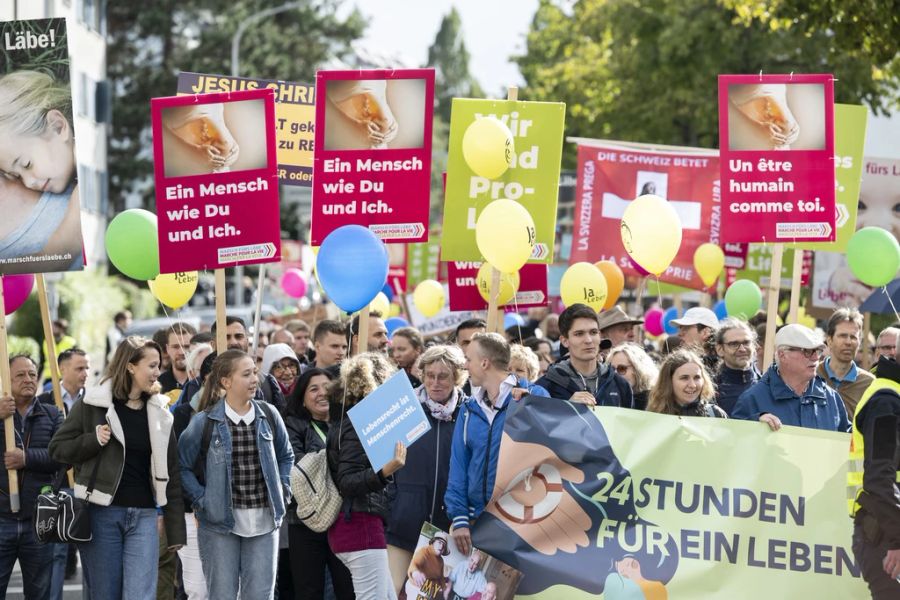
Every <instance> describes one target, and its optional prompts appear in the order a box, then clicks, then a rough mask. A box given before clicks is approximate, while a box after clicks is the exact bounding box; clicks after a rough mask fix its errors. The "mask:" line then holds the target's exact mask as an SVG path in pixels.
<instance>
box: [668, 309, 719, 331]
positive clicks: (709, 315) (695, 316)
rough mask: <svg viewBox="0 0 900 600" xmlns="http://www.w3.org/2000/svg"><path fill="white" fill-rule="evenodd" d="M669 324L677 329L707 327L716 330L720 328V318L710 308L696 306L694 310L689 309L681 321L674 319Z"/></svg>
mask: <svg viewBox="0 0 900 600" xmlns="http://www.w3.org/2000/svg"><path fill="white" fill-rule="evenodd" d="M669 322H670V323H672V325H675V326H677V327H681V326H686V327H690V326H691V325H705V326H706V327H712V328H713V329H715V328H716V327H718V326H719V317H717V316H716V313H714V312H713V311H711V310H709V309H708V308H703V307H702V306H695V307H694V308H689V309H687V310H686V311H685V313H684V316H683V317H681V318H680V319H672V320H671V321H669Z"/></svg>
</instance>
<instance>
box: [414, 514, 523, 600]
mask: <svg viewBox="0 0 900 600" xmlns="http://www.w3.org/2000/svg"><path fill="white" fill-rule="evenodd" d="M406 572H407V575H408V577H407V579H406V580H405V581H404V583H403V587H402V588H401V589H400V594H399V595H398V596H397V598H398V600H446V599H447V598H451V599H454V600H455V599H456V598H465V599H469V598H473V599H475V598H477V599H485V600H487V599H489V598H493V599H494V600H512V599H513V597H514V596H515V594H516V588H518V586H519V581H521V579H522V573H520V572H519V571H517V570H516V569H514V568H512V567H511V566H509V565H507V564H505V563H503V562H501V561H499V560H497V559H496V558H494V557H493V556H490V555H488V554H487V553H485V552H483V551H481V550H479V549H478V548H472V550H471V551H470V552H469V555H468V556H466V555H464V554H463V553H462V552H460V551H459V549H458V548H457V547H456V544H455V543H451V541H450V535H449V534H448V533H447V532H446V531H443V530H442V529H441V528H439V527H435V526H434V525H432V524H431V523H428V522H425V523H423V524H422V529H421V530H420V531H419V540H418V543H416V550H415V552H414V553H413V556H412V560H410V562H409V568H408V569H407V570H406ZM448 592H449V594H448Z"/></svg>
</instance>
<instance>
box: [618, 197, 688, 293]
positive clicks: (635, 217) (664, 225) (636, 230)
mask: <svg viewBox="0 0 900 600" xmlns="http://www.w3.org/2000/svg"><path fill="white" fill-rule="evenodd" d="M621 228H622V229H621V233H622V244H623V245H624V246H625V251H626V252H628V255H629V256H630V257H631V260H633V261H634V262H635V263H637V265H638V266H640V267H641V268H642V269H644V270H645V271H647V272H648V273H652V274H654V275H657V276H658V275H661V274H662V272H663V271H665V270H666V269H667V268H669V265H670V264H672V260H673V259H674V258H675V255H676V254H678V249H679V248H680V247H681V219H680V218H679V217H678V213H677V212H675V209H674V208H672V205H671V204H669V203H668V202H666V201H665V200H663V199H662V198H660V197H659V196H654V195H652V194H647V195H644V196H640V197H638V198H636V199H634V200H632V201H631V202H629V203H628V207H627V208H626V209H625V213H624V214H623V215H622V225H621Z"/></svg>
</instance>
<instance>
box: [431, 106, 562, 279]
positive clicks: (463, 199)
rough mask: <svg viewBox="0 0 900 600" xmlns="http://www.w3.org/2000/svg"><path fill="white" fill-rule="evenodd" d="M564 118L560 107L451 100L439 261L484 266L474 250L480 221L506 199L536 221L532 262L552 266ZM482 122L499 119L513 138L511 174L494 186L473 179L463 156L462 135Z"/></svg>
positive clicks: (493, 184) (488, 180)
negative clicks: (491, 207) (494, 203)
mask: <svg viewBox="0 0 900 600" xmlns="http://www.w3.org/2000/svg"><path fill="white" fill-rule="evenodd" d="M565 112H566V105H565V104H562V103H558V102H510V101H508V100H471V99H464V98H454V99H453V109H452V113H451V118H450V143H449V150H448V156H447V191H446V195H445V200H444V226H443V238H442V240H441V260H445V261H449V260H473V261H474V260H482V256H481V253H480V252H479V251H478V247H477V246H476V244H475V223H476V222H477V221H478V215H479V214H480V213H481V210H482V209H483V208H484V207H485V206H487V205H488V204H489V203H490V202H491V201H493V200H498V199H500V198H509V199H510V200H515V201H517V202H519V203H520V204H522V206H524V207H525V208H526V209H527V210H528V212H529V213H530V214H531V217H532V219H534V227H535V233H536V237H535V245H534V253H533V254H532V256H531V261H530V262H540V263H550V262H552V260H553V242H554V239H555V237H556V200H557V195H558V188H559V167H560V160H561V158H562V144H563V127H564V121H565ZM482 116H494V117H496V118H498V119H500V120H501V121H503V122H504V123H505V124H506V125H507V127H509V129H510V131H511V132H512V134H513V141H514V153H513V157H512V162H511V164H510V168H509V169H508V170H507V171H506V173H504V174H503V175H501V176H500V177H498V178H497V179H493V180H491V179H487V178H485V177H479V176H478V175H475V173H474V172H473V171H472V170H471V169H470V168H469V166H468V164H466V160H465V158H464V157H463V152H462V140H463V135H464V134H465V133H466V129H467V128H468V127H469V125H471V124H472V123H473V122H474V121H475V119H478V118H480V117H482Z"/></svg>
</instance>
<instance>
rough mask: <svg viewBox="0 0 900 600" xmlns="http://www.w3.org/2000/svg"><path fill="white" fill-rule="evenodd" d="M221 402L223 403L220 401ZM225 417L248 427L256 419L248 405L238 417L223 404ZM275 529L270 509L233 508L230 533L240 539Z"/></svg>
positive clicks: (253, 411) (236, 423) (253, 410)
mask: <svg viewBox="0 0 900 600" xmlns="http://www.w3.org/2000/svg"><path fill="white" fill-rule="evenodd" d="M222 402H225V401H224V400H222ZM225 416H226V417H228V420H229V421H231V422H232V423H234V424H235V425H240V424H241V423H244V424H245V425H250V424H251V423H253V419H255V418H256V409H254V408H253V405H252V404H251V405H250V410H248V411H247V412H246V414H243V415H239V414H238V413H237V411H236V410H234V409H233V408H231V406H229V405H228V403H227V402H225ZM273 529H275V515H273V514H272V508H271V507H270V506H265V507H263V508H235V509H234V528H233V529H232V530H231V533H233V534H234V535H238V536H240V537H256V536H258V535H263V534H264V533H269V532H270V531H272V530H273Z"/></svg>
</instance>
